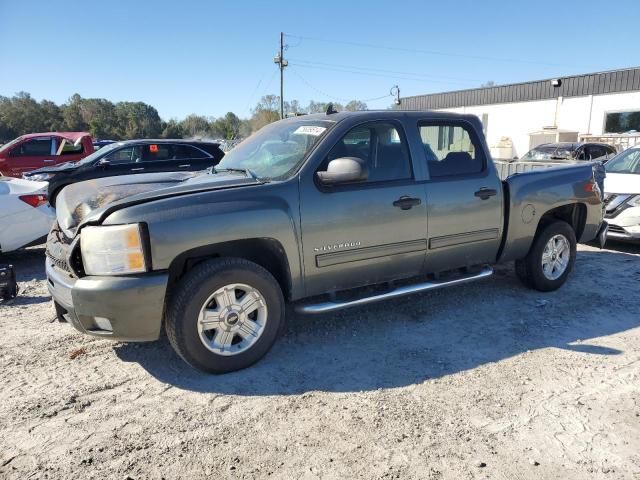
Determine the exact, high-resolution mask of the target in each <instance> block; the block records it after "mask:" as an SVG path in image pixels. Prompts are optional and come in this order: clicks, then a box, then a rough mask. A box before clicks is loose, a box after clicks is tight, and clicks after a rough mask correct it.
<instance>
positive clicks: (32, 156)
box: [7, 136, 56, 177]
mask: <svg viewBox="0 0 640 480" xmlns="http://www.w3.org/2000/svg"><path fill="white" fill-rule="evenodd" d="M55 154H56V143H55V141H54V139H53V137H51V136H43V137H33V138H29V139H27V140H25V141H24V142H22V143H19V144H18V145H16V146H15V147H13V148H12V149H11V150H10V152H9V156H8V158H7V164H8V166H9V171H10V175H11V176H14V177H20V176H21V175H22V174H23V173H25V172H29V171H31V170H35V169H36V168H42V167H50V166H52V165H54V164H55V160H54V159H55Z"/></svg>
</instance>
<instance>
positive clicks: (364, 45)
mask: <svg viewBox="0 0 640 480" xmlns="http://www.w3.org/2000/svg"><path fill="white" fill-rule="evenodd" d="M286 36H287V37H291V38H298V39H300V40H309V41H313V42H325V43H334V44H339V45H351V46H353V47H361V48H373V49H378V50H390V51H396V52H408V53H421V54H425V55H438V56H443V57H457V58H468V59H473V60H485V61H487V60H488V61H493V62H507V63H524V64H531V65H547V66H553V67H567V66H572V67H580V68H582V67H584V68H591V67H585V66H580V65H568V64H566V63H562V64H560V63H551V62H539V61H531V60H520V59H516V58H499V57H488V56H483V55H468V54H465V53H451V52H439V51H436V50H422V49H418V48H406V47H395V46H388V45H373V44H369V43H361V42H350V41H345V40H334V39H329V38H319V37H307V36H304V35H293V34H286ZM300 43H301V42H300ZM300 43H299V44H300ZM299 44H298V45H299Z"/></svg>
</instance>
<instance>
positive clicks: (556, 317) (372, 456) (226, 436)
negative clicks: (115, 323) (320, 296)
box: [0, 244, 640, 480]
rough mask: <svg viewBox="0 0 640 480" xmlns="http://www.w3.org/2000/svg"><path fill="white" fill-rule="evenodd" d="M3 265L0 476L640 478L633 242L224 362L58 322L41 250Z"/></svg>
mask: <svg viewBox="0 0 640 480" xmlns="http://www.w3.org/2000/svg"><path fill="white" fill-rule="evenodd" d="M0 261H2V262H11V263H14V264H15V266H16V267H17V270H18V274H19V280H20V282H21V288H22V290H23V291H22V294H21V295H20V297H19V298H18V299H16V300H15V301H14V302H13V303H12V304H10V305H3V306H0V338H2V340H1V343H0V346H1V349H0V378H1V379H2V390H1V393H0V395H1V396H0V477H1V478H20V479H24V478H83V479H84V478H96V479H102V478H119V479H126V478H134V479H138V478H145V479H146V478H151V479H155V478H167V479H173V478H190V479H192V478H204V477H211V478H256V477H259V478H264V477H272V478H287V479H289V478H340V479H344V478H366V479H370V478H420V479H427V478H428V479H467V478H468V479H473V478H491V479H540V478H557V479H570V480H572V479H575V480H578V479H579V480H583V479H591V478H606V479H618V478H624V479H636V480H637V479H640V383H639V382H640V328H639V327H640V301H639V300H640V293H639V289H638V286H639V284H640V248H638V247H632V246H625V245H621V244H614V245H613V246H612V248H610V249H607V250H602V251H600V250H597V249H594V248H591V247H588V246H581V247H580V251H579V254H578V259H577V264H576V269H575V271H574V273H573V274H572V276H571V277H570V280H569V282H568V283H567V285H565V286H564V287H563V288H562V289H560V290H559V291H557V292H554V293H550V294H541V293H539V292H534V291H530V290H526V289H525V288H523V287H522V286H520V284H519V283H518V281H517V279H516V278H515V275H514V273H513V269H512V267H511V266H504V267H500V268H498V269H497V271H496V275H494V276H493V277H492V278H490V279H486V280H483V281H481V282H478V283H475V284H470V285H467V286H462V287H457V288H452V289H449V290H443V291H437V292H432V293H428V294H423V295H417V296H413V297H409V298H405V299H400V300H396V301H390V302H387V303H384V304H379V305H376V306H375V307H368V308H360V309H357V310H351V311H346V312H341V313H339V314H333V315H327V316H322V317H294V318H290V323H289V326H288V329H287V332H286V334H285V335H284V337H283V338H281V339H280V341H279V342H278V343H277V345H276V346H275V347H274V349H273V350H272V351H271V352H270V353H269V354H268V355H267V356H266V357H265V358H264V359H263V360H262V361H261V362H260V363H258V364H257V365H255V366H254V367H252V368H249V369H247V370H244V371H241V372H237V373H233V374H228V375H224V376H207V375H204V374H201V373H199V372H197V371H194V370H192V369H191V368H189V367H188V366H186V365H184V364H183V363H182V362H181V361H180V360H179V359H178V358H177V356H176V355H175V354H174V353H173V352H172V351H171V349H170V347H169V345H168V344H167V342H166V341H160V342H156V343H150V344H122V343H112V342H109V341H105V340H99V339H93V338H90V337H87V336H83V335H81V334H79V333H77V332H76V331H74V330H73V329H72V328H71V327H70V326H69V325H66V324H60V323H57V322H53V323H50V320H52V318H53V317H54V312H53V307H52V305H51V302H50V300H49V296H48V294H47V290H46V286H45V278H44V271H43V270H44V269H43V249H42V248H31V249H29V250H26V251H23V252H19V253H16V254H13V255H10V256H5V257H3V258H1V259H0Z"/></svg>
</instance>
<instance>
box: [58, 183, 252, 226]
mask: <svg viewBox="0 0 640 480" xmlns="http://www.w3.org/2000/svg"><path fill="white" fill-rule="evenodd" d="M261 183H264V182H262V181H260V180H258V179H255V178H253V177H251V176H250V175H248V174H244V173H242V172H220V173H208V172H162V173H146V174H138V175H122V176H116V177H106V178H98V179H94V180H87V181H85V182H79V183H74V184H72V185H69V186H68V187H65V188H64V189H63V190H62V192H60V194H59V195H58V198H57V200H56V209H57V212H56V215H57V219H58V224H59V225H60V227H61V228H62V230H63V231H64V233H65V235H66V236H67V237H69V238H73V237H74V236H75V234H76V232H77V231H78V229H79V228H80V227H82V226H83V225H84V224H88V223H99V222H101V221H102V220H103V219H104V218H106V216H108V215H109V214H111V213H112V212H114V211H116V210H119V209H121V208H125V207H127V206H130V205H136V204H140V203H145V202H149V201H152V200H155V199H159V198H167V197H173V196H178V195H185V194H188V193H194V192H202V191H208V190H219V189H225V188H232V187H239V186H244V185H252V184H253V185H258V184H261Z"/></svg>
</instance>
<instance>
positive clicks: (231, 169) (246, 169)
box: [212, 167, 260, 180]
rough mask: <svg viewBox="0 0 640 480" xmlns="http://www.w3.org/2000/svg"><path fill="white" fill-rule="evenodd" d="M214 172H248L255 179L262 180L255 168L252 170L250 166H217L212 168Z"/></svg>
mask: <svg viewBox="0 0 640 480" xmlns="http://www.w3.org/2000/svg"><path fill="white" fill-rule="evenodd" d="M212 172H213V173H220V172H239V173H246V174H248V175H249V176H250V177H252V178H253V179H254V180H260V177H258V176H257V175H256V174H255V172H254V171H253V170H250V169H248V168H216V167H213V168H212Z"/></svg>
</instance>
